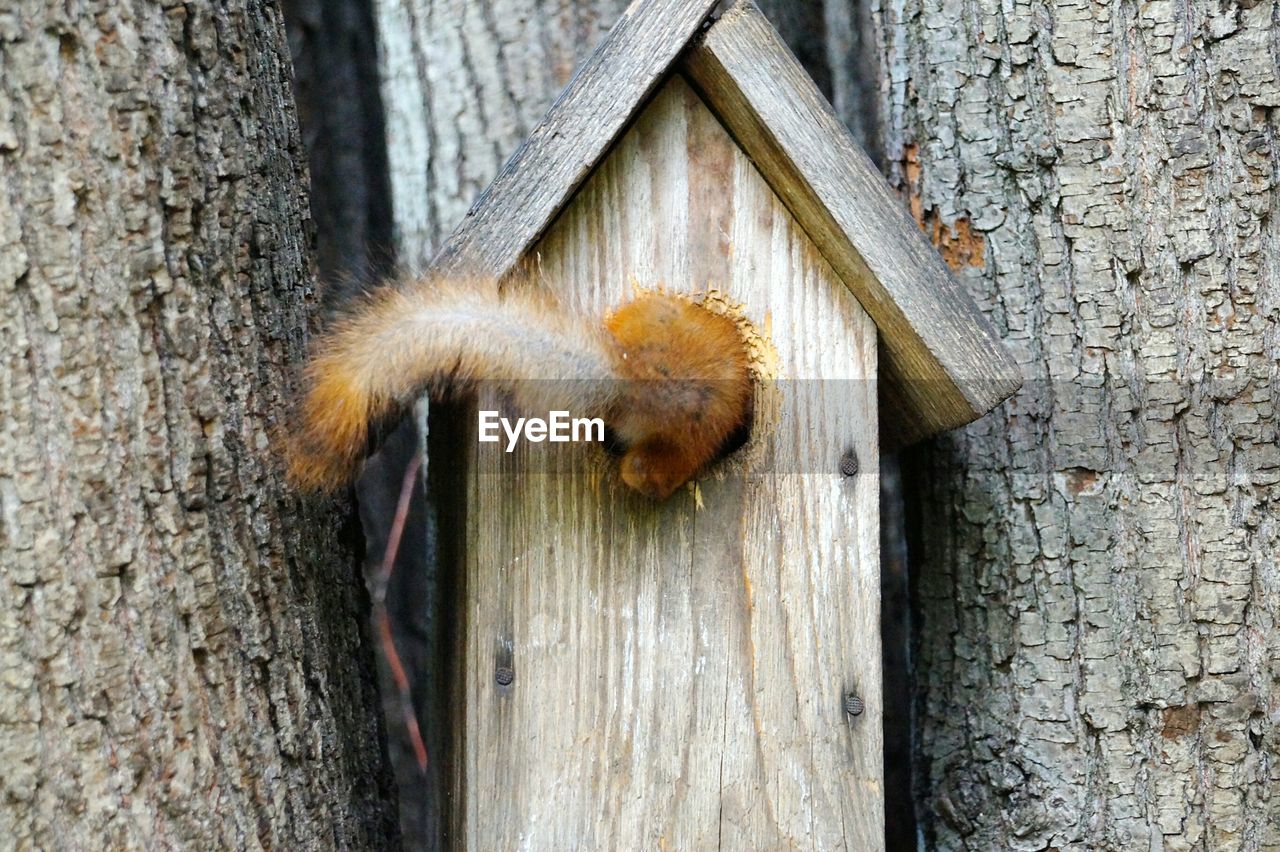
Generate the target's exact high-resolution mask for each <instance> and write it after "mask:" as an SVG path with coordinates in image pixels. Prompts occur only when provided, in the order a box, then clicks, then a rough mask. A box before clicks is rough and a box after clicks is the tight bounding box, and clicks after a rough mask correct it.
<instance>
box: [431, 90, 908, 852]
mask: <svg viewBox="0 0 1280 852" xmlns="http://www.w3.org/2000/svg"><path fill="white" fill-rule="evenodd" d="M535 257H536V259H537V260H538V261H539V262H540V266H541V270H542V273H543V275H544V277H545V279H546V281H547V283H548V286H550V287H551V288H552V289H553V290H554V291H555V292H557V293H558V295H559V296H560V297H561V298H562V299H564V300H565V301H566V302H569V303H571V304H573V305H575V306H577V307H580V308H582V309H584V310H589V311H594V312H603V311H604V310H605V309H607V307H609V306H611V305H613V304H616V303H617V302H619V301H621V300H623V299H625V298H626V297H627V296H628V295H629V294H630V293H631V292H632V287H633V281H640V282H645V283H649V284H659V283H660V284H664V285H666V286H669V287H672V288H674V289H678V290H683V291H700V290H702V289H704V288H705V287H706V285H708V284H711V285H713V286H715V287H718V288H720V289H722V290H723V291H726V292H727V293H728V294H729V295H730V296H731V297H732V298H734V299H736V300H738V301H740V302H742V303H744V304H745V305H746V306H747V313H748V315H749V316H750V317H751V318H752V320H753V321H754V322H755V323H757V324H758V325H759V326H760V327H762V328H766V329H769V330H770V337H771V339H772V341H773V344H774V345H775V346H776V348H777V352H778V362H777V368H776V369H777V374H778V375H779V376H780V377H783V378H784V380H782V381H779V382H777V383H776V385H774V386H773V391H772V393H773V394H774V396H769V395H768V394H766V395H764V396H762V400H763V402H762V404H761V405H760V406H758V412H757V413H758V417H757V423H756V427H755V431H754V435H753V439H752V441H751V442H750V443H749V444H748V445H747V446H746V447H744V448H743V449H742V450H740V451H739V452H738V453H737V454H735V456H733V457H731V458H730V459H727V460H725V461H724V462H722V463H720V465H719V466H718V467H716V468H715V469H714V470H713V471H711V472H710V473H709V474H708V475H707V476H706V477H705V478H704V479H703V481H702V482H701V483H700V484H699V486H698V490H697V492H696V493H694V492H692V491H690V492H682V493H680V494H678V495H676V496H675V497H674V498H672V499H671V500H670V501H668V502H666V503H662V504H653V503H650V502H647V501H645V500H642V499H641V498H638V497H636V496H635V495H633V494H631V493H630V492H628V491H626V490H625V489H624V488H623V487H622V486H621V485H620V483H619V482H618V480H617V478H616V470H615V468H616V465H615V464H614V463H613V462H611V461H610V460H609V459H608V458H607V457H606V456H605V454H604V453H602V452H601V451H600V450H598V449H596V448H594V447H589V446H574V447H571V449H569V450H565V449H564V447H566V446H567V445H563V444H559V445H555V447H554V449H551V448H549V445H546V444H541V445H530V444H524V445H522V446H521V448H520V449H518V450H517V452H516V453H514V454H511V455H507V454H505V453H503V452H501V451H500V450H499V451H497V452H491V451H489V450H490V448H492V447H493V445H475V444H472V445H471V446H472V448H476V447H477V446H478V447H479V448H478V449H474V463H473V464H472V466H471V473H470V475H469V484H468V494H467V504H466V506H467V508H466V512H465V517H466V542H467V545H466V552H465V555H464V559H463V562H464V570H465V588H466V597H465V600H466V610H465V612H464V613H462V614H461V619H462V622H463V625H464V626H463V628H462V647H463V655H464V661H463V664H462V665H461V666H460V669H459V670H460V671H461V672H463V673H465V682H464V683H463V684H462V692H463V702H464V706H463V707H461V708H460V711H459V718H460V720H461V725H462V727H461V730H460V731H459V732H458V736H459V742H458V744H457V753H458V754H459V755H460V756H461V757H460V762H461V766H460V770H461V778H460V801H459V802H458V803H457V807H458V811H457V813H456V814H455V838H456V839H457V840H459V841H460V842H462V843H463V845H464V846H465V847H466V848H470V849H563V848H646V849H658V848H671V849H700V848H709V847H712V846H719V847H723V848H738V849H745V848H782V847H789V846H792V845H796V846H805V847H809V848H821V849H858V850H863V849H872V850H874V849H879V848H882V847H883V826H882V820H883V817H882V814H883V802H882V799H881V796H882V793H881V783H880V779H881V718H880V715H879V708H880V679H881V675H880V640H879V633H878V624H879V602H878V590H879V579H878V572H879V565H878V541H877V529H878V503H877V493H878V482H877V479H878V477H877V476H876V473H875V460H876V457H877V454H878V442H877V428H876V406H877V403H876V387H875V382H874V376H875V372H876V355H877V352H876V331H875V327H874V325H873V324H872V322H871V321H870V319H869V318H868V317H867V315H866V313H865V312H864V311H863V310H862V308H861V307H860V306H859V304H858V302H857V300H856V299H854V298H853V296H852V295H851V294H850V293H849V291H848V290H847V289H846V288H844V287H841V286H837V285H838V279H837V278H836V276H835V273H834V271H833V270H832V269H831V267H830V266H829V265H828V264H827V263H826V262H825V261H824V260H823V259H822V257H821V256H820V254H819V253H818V252H817V251H816V250H815V248H814V246H813V245H812V242H811V241H810V240H809V238H808V237H807V236H806V235H805V234H804V232H803V231H802V229H800V228H799V226H798V225H797V224H796V222H795V220H794V219H793V218H792V216H791V214H790V213H788V211H787V210H786V208H785V207H784V206H783V205H782V203H781V202H780V201H779V200H778V199H777V197H776V196H775V195H774V194H773V192H772V191H771V190H770V189H769V187H768V185H767V184H766V183H765V181H764V180H763V179H762V178H761V176H760V175H759V173H758V172H757V171H756V169H755V168H754V166H752V164H751V163H750V161H749V160H748V159H747V157H746V156H745V155H744V154H743V153H742V152H741V151H740V149H738V148H737V147H736V146H735V145H734V144H733V141H732V140H731V139H730V138H729V136H728V134H727V133H726V132H725V131H724V129H723V128H722V127H721V126H720V125H719V123H718V122H717V121H716V119H715V117H714V116H713V115H712V114H711V113H710V111H709V110H708V109H707V108H706V107H705V106H704V105H703V104H702V103H701V101H700V100H699V99H698V97H697V96H696V94H694V92H693V91H692V89H691V88H690V87H689V86H688V85H687V83H686V82H685V81H684V80H683V79H682V78H680V77H676V78H674V79H672V80H671V81H670V82H668V83H667V84H666V85H665V87H664V89H663V90H662V91H661V93H660V94H659V95H658V96H657V97H656V98H655V100H654V102H653V103H652V104H651V105H650V106H649V107H648V108H647V109H646V111H645V112H644V113H643V115H642V116H641V117H640V118H639V119H638V120H637V122H636V124H635V126H634V127H632V128H631V129H630V130H629V131H628V133H627V134H626V135H625V136H624V137H623V138H622V139H621V140H620V142H619V144H618V145H617V146H616V148H615V149H614V150H613V151H612V152H611V154H610V155H609V157H608V159H607V160H606V161H605V162H604V163H603V164H602V165H601V167H600V168H599V169H598V171H597V172H596V173H594V174H593V175H592V177H591V179H590V181H589V182H588V183H587V184H586V185H585V186H584V187H583V188H582V190H581V192H580V193H579V194H578V195H577V196H576V197H575V199H574V200H573V202H572V204H571V205H570V206H569V207H568V208H567V209H566V210H565V211H564V213H563V214H562V215H561V216H560V217H559V219H558V221H557V222H556V223H555V225H554V227H553V228H552V229H551V230H550V231H549V232H548V233H547V234H546V236H545V238H544V239H543V240H542V241H541V242H540V244H539V245H538V247H537V249H536V251H535ZM815 342H820V345H815ZM769 399H775V400H776V405H773V404H769V403H768V400H769ZM850 449H852V450H853V451H855V452H856V454H857V456H858V457H859V458H860V460H861V462H862V467H863V473H861V474H860V475H857V476H852V477H844V476H842V475H841V474H840V473H839V472H838V468H839V464H840V459H841V458H842V457H843V456H844V455H845V453H846V452H847V451H848V450H850ZM469 452H470V451H469ZM499 666H503V667H510V668H511V669H512V671H513V673H514V680H513V682H512V683H510V684H509V685H507V686H502V685H499V684H498V683H497V682H496V679H495V670H496V668H497V667H499ZM850 692H854V693H857V694H858V695H859V697H860V698H861V699H862V700H863V702H864V703H865V706H866V708H867V710H866V712H865V713H864V714H863V715H862V716H860V717H856V718H851V717H848V716H847V715H846V714H845V711H844V707H843V701H844V696H845V695H846V694H848V693H850Z"/></svg>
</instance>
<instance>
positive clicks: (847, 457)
mask: <svg viewBox="0 0 1280 852" xmlns="http://www.w3.org/2000/svg"><path fill="white" fill-rule="evenodd" d="M840 474H841V475H842V476H857V475H858V454H857V452H855V451H854V449H853V447H850V448H849V449H848V450H846V451H845V454H844V455H843V456H841V457H840Z"/></svg>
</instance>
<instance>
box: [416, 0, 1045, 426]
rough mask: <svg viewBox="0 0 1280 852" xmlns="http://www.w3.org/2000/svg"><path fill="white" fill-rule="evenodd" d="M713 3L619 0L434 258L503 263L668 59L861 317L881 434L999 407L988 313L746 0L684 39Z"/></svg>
mask: <svg viewBox="0 0 1280 852" xmlns="http://www.w3.org/2000/svg"><path fill="white" fill-rule="evenodd" d="M717 5H718V0H633V2H632V4H631V5H630V6H629V7H628V8H627V10H626V11H625V12H624V13H623V14H622V17H621V18H620V19H619V20H618V22H617V23H616V24H615V25H614V27H613V29H612V30H610V31H609V34H608V36H606V37H605V39H604V41H603V42H602V43H601V44H600V46H599V47H598V48H596V50H595V52H594V53H592V55H591V56H590V57H589V58H588V59H587V61H586V62H585V63H584V64H583V65H582V67H581V68H580V69H579V70H578V72H577V73H576V74H575V75H574V77H573V79H572V80H571V81H570V82H569V85H568V86H567V87H566V88H565V90H564V92H563V93H561V95H560V97H559V98H557V99H556V102H555V103H554V104H552V105H551V108H550V109H549V110H548V111H547V114H546V116H544V118H543V119H542V121H541V122H540V123H539V124H538V126H537V127H536V128H535V129H534V130H533V132H532V133H531V134H530V135H529V138H528V139H526V140H525V142H524V144H523V145H522V146H521V147H520V149H519V150H518V151H516V153H515V154H514V155H513V156H512V157H511V159H510V160H509V161H508V162H507V164H506V165H505V166H504V167H503V169H502V171H501V172H500V173H499V174H498V176H497V177H496V178H494V180H493V182H492V183H491V184H490V185H489V187H488V188H487V189H486V190H485V191H484V192H483V193H482V194H481V196H480V198H479V199H477V201H476V203H475V204H474V205H473V206H472V208H471V210H470V212H468V213H467V215H466V217H465V218H464V219H463V221H462V222H461V224H459V225H458V227H457V228H456V229H455V230H454V232H453V234H452V235H451V236H450V237H449V239H448V240H447V241H446V243H445V245H444V246H443V247H442V248H441V249H440V251H439V252H438V253H437V255H436V257H435V259H434V260H433V262H432V266H433V268H435V269H437V270H439V271H442V272H444V273H446V274H447V273H461V272H474V273H480V274H488V275H497V276H502V275H506V274H507V273H509V272H511V271H512V270H513V269H515V268H516V267H517V266H518V265H519V264H520V262H521V260H522V259H523V258H524V257H525V255H526V253H527V252H528V251H529V250H530V249H531V248H532V247H533V245H534V243H536V242H537V240H538V238H539V237H540V236H541V235H542V234H543V233H544V232H545V231H546V229H547V228H548V227H549V226H550V225H551V223H552V222H553V221H554V219H555V217H556V216H557V215H558V214H559V213H560V211H561V210H563V209H564V207H565V206H566V205H567V203H568V202H569V200H570V198H572V196H573V194H574V193H575V192H576V191H577V190H578V188H579V187H580V186H581V185H582V183H583V181H584V180H585V179H586V178H587V176H588V175H589V174H590V173H591V171H592V170H593V169H594V168H595V167H596V166H597V165H599V163H600V162H601V160H603V159H604V157H605V155H606V154H607V153H608V151H609V148H610V146H611V145H612V144H613V143H614V142H615V141H616V140H617V139H618V138H619V137H620V136H621V135H622V133H623V131H624V130H625V129H626V127H627V126H628V124H629V123H630V122H631V120H632V118H634V117H635V115H636V114H637V113H638V112H639V111H640V109H641V108H642V107H643V106H644V104H645V103H646V102H647V101H648V99H649V96H650V95H651V94H652V93H653V91H654V90H655V89H656V88H657V86H658V84H660V83H661V82H662V81H663V80H664V79H666V77H667V76H668V74H669V73H670V72H671V71H672V70H673V69H674V68H676V67H678V68H679V69H680V70H681V71H682V72H683V73H684V74H685V75H686V76H687V77H688V79H689V80H690V82H691V83H692V84H693V86H694V87H695V88H696V89H697V90H698V92H699V93H700V94H701V95H702V97H703V98H704V99H705V100H706V102H707V104H708V106H710V107H711V109H712V111H713V112H715V113H716V115H717V116H718V117H719V119H720V121H721V122H722V123H723V124H724V125H725V127H726V129H728V131H729V132H730V134H731V135H732V136H733V137H734V139H735V140H736V141H737V143H738V144H739V145H740V146H741V147H742V148H743V150H744V151H746V153H747V155H748V156H749V157H750V158H751V159H752V161H753V162H754V163H755V164H756V167H757V168H758V169H759V170H760V173H761V174H762V175H763V176H764V178H765V180H766V181H768V183H769V185H770V186H772V187H773V189H774V191H775V192H776V193H777V194H778V196H779V197H780V198H781V199H782V201H783V203H784V204H785V205H786V206H787V208H788V209H789V210H790V211H791V213H792V214H793V215H794V216H795V217H796V219H797V221H798V222H799V223H800V225H801V227H803V228H804V230H805V231H806V232H807V233H808V234H809V236H810V237H811V238H812V239H813V241H814V242H815V243H816V244H817V246H818V248H819V250H820V251H821V252H822V254H823V256H824V257H826V259H827V261H828V262H829V263H830V264H831V265H832V267H833V268H834V269H835V270H836V272H837V273H838V274H839V276H840V278H841V280H843V281H844V283H845V284H846V286H848V287H849V289H850V290H851V291H852V292H853V294H854V295H855V296H856V297H857V298H858V301H859V302H860V303H861V304H862V307H863V309H864V310H866V312H867V313H868V314H870V316H871V318H872V319H873V320H874V321H875V323H876V327H877V328H878V330H879V333H880V339H881V341H882V350H883V354H884V357H882V358H881V378H882V379H883V380H884V384H882V385H881V397H882V405H881V412H882V423H886V424H888V425H889V428H888V429H886V430H884V431H885V434H884V436H883V438H884V443H885V444H890V445H894V444H896V445H901V444H906V443H911V442H912V441H915V440H918V439H920V438H924V437H927V436H929V435H932V434H936V433H938V432H942V431H945V430H948V429H954V428H955V427H957V426H962V425H964V424H965V423H968V422H970V421H972V420H976V419H977V418H979V417H981V416H982V415H983V414H985V413H987V412H988V411H990V410H991V409H992V408H994V407H995V406H997V405H999V404H1000V402H1001V401H1003V400H1004V399H1006V398H1007V397H1008V396H1010V395H1011V394H1012V393H1013V392H1014V391H1016V390H1017V389H1018V387H1019V386H1020V384H1021V378H1020V376H1019V370H1018V368H1017V365H1016V364H1015V363H1014V361H1013V360H1012V358H1011V357H1010V355H1009V353H1008V352H1007V351H1006V350H1005V348H1004V346H1003V345H1002V344H1001V342H1000V340H999V337H998V336H997V335H996V333H995V331H994V329H993V328H992V326H991V324H990V323H989V322H988V321H987V319H986V317H984V316H983V315H982V314H981V313H980V312H979V311H978V309H977V307H976V306H975V305H974V304H973V302H972V300H971V299H970V297H969V295H968V294H967V293H966V292H965V291H964V288H963V287H961V285H960V283H959V282H958V281H956V279H955V278H954V277H953V276H952V274H951V270H950V269H949V268H948V267H947V265H946V264H945V263H944V262H943V260H942V258H941V257H940V256H939V255H938V253H937V251H935V250H934V248H933V246H932V245H931V244H930V242H929V240H928V239H927V238H926V237H925V235H924V234H923V233H922V232H921V231H920V229H919V227H918V226H917V225H916V223H915V222H914V221H913V220H912V219H911V217H910V216H909V215H908V214H907V211H906V209H905V208H904V206H903V205H902V203H901V201H900V200H899V199H898V198H897V197H896V196H894V194H893V192H892V191H891V190H890V188H889V186H888V184H887V183H886V182H885V181H884V178H883V177H882V176H881V175H880V173H879V171H878V170H877V169H876V168H875V165H874V164H873V163H872V162H871V160H870V159H869V158H868V157H867V156H866V154H864V153H863V152H862V149H861V148H859V147H858V145H857V143H856V142H854V140H853V138H852V137H851V136H850V135H849V132H848V131H847V130H846V129H845V127H844V125H843V123H841V121H840V119H839V118H838V117H837V116H836V114H835V113H834V111H833V110H832V109H831V107H830V105H829V104H827V102H826V100H825V99H824V98H823V97H822V94H821V93H820V92H819V91H818V90H817V87H816V86H815V85H814V84H813V81H812V80H810V79H809V76H808V74H806V73H805V71H804V69H803V68H802V67H801V66H800V64H799V62H798V61H797V60H796V58H795V57H794V56H793V55H792V54H791V52H790V50H788V49H787V46H786V45H785V44H784V43H783V42H782V39H781V38H780V37H779V36H778V34H777V32H776V31H775V30H774V28H773V26H772V25H771V24H770V23H769V21H768V20H767V19H766V18H765V16H764V15H763V14H762V13H761V12H760V10H759V9H758V8H757V7H756V5H755V4H754V3H753V2H751V0H733V2H730V3H729V4H728V7H727V9H725V10H724V12H723V13H722V14H721V15H720V16H719V18H717V19H715V20H714V22H713V23H711V25H710V26H708V27H706V28H705V30H704V31H703V32H702V33H701V35H699V30H700V29H702V24H703V23H704V22H705V21H707V20H708V18H709V17H710V16H711V14H712V12H713V11H714V10H715V8H716V6H717ZM815 345H821V342H820V341H815Z"/></svg>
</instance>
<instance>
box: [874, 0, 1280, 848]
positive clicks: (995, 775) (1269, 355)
mask: <svg viewBox="0 0 1280 852" xmlns="http://www.w3.org/2000/svg"><path fill="white" fill-rule="evenodd" d="M1278 9H1280V6H1277V4H1276V3H1275V2H1274V0H1261V1H1260V2H1258V1H1257V0H1254V2H1243V3H1240V4H1235V3H1227V4H1217V3H1213V4H1209V3H1189V4H1188V3H1165V2H1153V3H1143V4H1119V5H1117V4H1081V3H1076V2H1066V0H1050V2H1048V3H1046V4H1027V3H1019V2H1013V3H1006V4H984V3H974V2H956V3H946V4H942V3H938V2H923V3H921V2H916V0H887V2H882V3H880V5H879V7H878V8H877V10H876V14H875V18H876V24H877V30H878V33H879V38H880V43H881V46H882V50H883V56H884V64H883V67H884V75H883V84H882V85H883V93H884V95H885V96H886V104H885V105H886V113H887V121H886V125H887V126H886V133H885V138H886V140H887V150H888V158H889V162H890V163H891V164H892V172H893V174H894V176H895V177H896V179H897V180H898V182H899V184H900V185H902V186H903V187H904V189H905V190H906V191H907V193H908V194H909V197H910V199H911V203H912V205H913V208H914V210H915V212H916V215H917V217H918V218H919V219H920V220H921V223H922V224H923V225H924V226H925V227H926V229H928V230H929V231H930V232H931V233H932V234H933V235H934V236H935V239H936V240H937V241H938V243H939V244H940V247H941V248H942V250H943V252H944V253H945V254H946V255H947V257H948V259H949V260H950V261H951V262H952V263H953V265H954V266H956V267H957V268H958V269H959V270H960V274H961V275H962V277H963V278H964V280H966V281H968V282H969V284H970V285H971V288H972V292H973V293H974V295H975V296H976V297H977V298H978V300H979V301H980V303H981V304H982V305H983V307H984V308H985V309H986V310H987V311H988V313H989V314H990V315H991V316H992V317H993V318H994V319H995V320H996V322H997V323H998V324H999V325H1000V327H1002V328H1003V329H1004V331H1005V333H1006V337H1007V340H1008V343H1009V345H1010V346H1011V347H1012V348H1013V349H1014V351H1015V352H1017V353H1019V355H1020V360H1021V361H1022V363H1023V364H1024V367H1025V371H1026V375H1027V378H1028V384H1027V386H1026V387H1025V388H1024V390H1023V391H1022V392H1021V393H1020V394H1019V395H1018V396H1017V397H1016V399H1015V400H1014V401H1012V402H1010V403H1008V404H1007V405H1006V406H1005V407H1004V408H1003V409H1002V410H1001V411H1000V412H998V413H996V414H994V415H993V416H991V417H988V418H987V419H985V420H984V421H982V422H980V423H978V424H975V425H974V426H972V427H970V428H968V429H967V430H965V431H964V432H963V433H961V434H959V435H956V436H954V437H952V438H949V439H946V440H943V441H939V442H937V443H936V444H935V445H934V446H933V447H932V448H931V449H930V450H929V451H927V452H921V453H918V454H917V455H918V458H917V459H916V461H915V463H914V464H913V465H911V467H910V468H909V469H908V471H907V474H906V479H907V481H908V482H909V483H910V486H911V487H913V488H914V489H916V497H917V499H916V500H915V501H914V502H915V503H916V512H915V514H916V518H917V523H916V528H917V532H918V536H917V543H918V548H917V550H916V552H915V553H914V554H913V558H914V567H913V570H914V572H915V573H916V576H917V578H918V589H917V592H918V597H917V602H918V606H919V612H920V615H921V617H922V625H921V630H922V638H921V641H920V646H919V655H918V664H919V669H918V678H919V693H918V702H919V703H918V712H919V728H918V742H919V748H920V754H919V764H918V771H919V781H920V791H919V792H920V807H921V811H922V814H923V816H924V818H925V821H926V823H927V838H928V845H929V846H930V847H931V848H939V849H975V850H987V849H1006V848H1007V849H1028V850H1029V849H1086V848H1087V849H1114V850H1131V849H1152V850H1158V849H1166V850H1168V849H1202V850H1236V849H1240V850H1258V849H1276V848H1280V796H1277V795H1276V790H1277V789H1280V786H1278V785H1280V757H1278V756H1277V747H1278V746H1280V710H1278V708H1280V685H1278V684H1277V677H1278V676H1280V632H1278V631H1277V626H1278V624H1277V622H1278V620H1280V574H1278V573H1277V570H1276V561H1275V554H1276V552H1277V551H1278V550H1280V540H1278V539H1280V524H1278V523H1277V520H1276V515H1275V512H1276V505H1277V501H1278V500H1280V486H1278V483H1280V472H1278V468H1280V457H1278V455H1277V449H1276V440H1277V431H1276V421H1275V404H1276V401H1277V400H1276V395H1277V388H1280V373H1278V371H1277V360H1278V359H1280V335H1278V334H1277V323H1276V320H1277V311H1278V310H1280V290H1277V281H1278V280H1280V278H1278V273H1280V216H1277V211H1278V207H1277V204H1278V198H1280V194H1278V192H1277V185H1276V166H1277V148H1276V144H1277V111H1276V107H1277V106H1280V81H1278V80H1277V70H1276V69H1277V61H1278V60H1280V48H1278V47H1277V45H1278V43H1280V42H1278V41H1277V38H1278V37H1280V30H1278V29H1277V27H1276V23H1275V22H1276V16H1277V10H1278Z"/></svg>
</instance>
